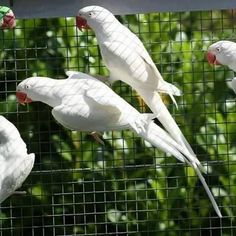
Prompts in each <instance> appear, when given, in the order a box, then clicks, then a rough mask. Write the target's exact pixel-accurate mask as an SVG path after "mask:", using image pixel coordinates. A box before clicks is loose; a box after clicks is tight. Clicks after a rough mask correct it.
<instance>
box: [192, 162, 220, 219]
mask: <svg viewBox="0 0 236 236" xmlns="http://www.w3.org/2000/svg"><path fill="white" fill-rule="evenodd" d="M191 166H192V167H193V168H194V170H195V172H196V174H197V175H198V177H199V179H200V181H201V183H202V185H203V187H204V189H205V190H206V193H207V195H208V197H209V199H210V201H211V203H212V205H213V207H214V209H215V212H216V213H217V215H218V216H219V217H220V218H222V214H221V212H220V209H219V207H218V205H217V203H216V201H215V198H214V196H213V195H212V193H211V190H210V189H209V187H208V185H207V183H206V180H205V179H204V177H203V176H202V173H201V172H200V170H199V169H198V167H197V166H196V165H191Z"/></svg>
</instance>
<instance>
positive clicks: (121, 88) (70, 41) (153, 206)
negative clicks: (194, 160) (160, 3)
mask: <svg viewBox="0 0 236 236" xmlns="http://www.w3.org/2000/svg"><path fill="white" fill-rule="evenodd" d="M119 19H120V20H121V21H122V23H124V24H126V25H127V26H128V27H129V28H130V29H131V30H133V32H135V33H136V34H137V35H138V36H139V37H140V38H141V40H142V41H143V42H144V44H145V46H146V48H147V50H148V51H149V53H150V54H151V56H152V58H153V61H154V62H155V63H156V65H157V67H158V69H159V70H160V71H161V73H162V75H163V77H164V79H165V80H166V81H168V82H172V83H174V84H175V85H177V86H178V87H179V88H180V89H181V90H182V91H183V96H182V97H180V98H177V102H178V104H179V109H178V110H177V109H176V108H175V107H174V106H173V104H172V103H171V102H170V99H169V98H168V97H166V96H163V99H164V101H165V103H166V105H167V106H168V108H169V110H170V111H171V113H172V114H173V116H174V117H175V120H176V121H177V123H178V124H179V126H180V128H181V130H182V131H183V132H184V134H185V137H186V138H187V140H188V141H189V142H190V144H191V146H192V147H193V149H194V151H195V153H196V154H197V156H198V158H199V160H200V161H201V162H202V163H203V164H205V165H206V166H207V169H208V175H207V176H205V177H206V180H207V183H208V184H209V186H210V188H211V190H212V191H213V193H214V195H215V196H216V200H217V203H218V204H219V206H220V208H221V210H222V213H223V215H224V218H223V219H219V218H218V217H217V216H216V214H215V212H214V210H213V209H212V206H211V204H210V202H209V200H208V197H207V195H206V193H205V191H204V189H203V187H202V185H201V183H200V182H199V180H198V178H197V177H196V176H195V174H194V172H193V170H192V169H191V168H188V167H186V165H184V164H183V163H180V162H179V161H177V160H175V158H174V157H172V156H168V155H167V154H164V153H163V152H161V151H159V150H157V149H155V148H153V147H152V146H151V145H150V144H149V143H147V142H145V141H144V140H143V139H141V138H138V137H136V136H134V134H133V133H132V132H130V131H122V132H106V133H105V134H104V141H105V145H104V146H102V145H100V144H98V143H96V141H94V140H93V139H92V138H91V136H90V135H88V134H86V133H79V132H71V131H69V130H66V129H64V128H63V127H61V126H60V125H58V124H57V123H56V122H55V121H54V119H53V117H52V116H51V108H49V107H48V106H47V105H44V104H42V103H39V102H37V103H33V104H30V105H27V106H26V107H21V106H19V105H18V104H17V103H16V98H15V89H16V85H17V84H18V83H19V82H20V81H21V80H23V79H25V78H27V77H30V76H32V75H39V76H49V77H52V78H58V79H60V78H65V77H66V76H65V70H79V71H82V72H90V73H92V74H102V75H107V74H108V72H107V70H106V68H105V66H104V65H103V64H102V60H101V56H100V53H99V50H98V46H97V43H96V39H95V36H94V34H93V32H92V31H88V32H83V33H81V32H79V31H78V30H76V28H75V22H74V19H72V18H60V19H37V20H34V19H32V20H18V21H17V27H16V28H15V29H14V30H13V31H1V32H0V39H1V70H0V77H1V80H0V83H1V91H0V99H1V100H0V111H1V114H3V115H4V116H6V117H7V118H8V119H9V120H11V121H12V122H13V123H14V124H15V125H16V126H17V127H18V129H19V131H20V132H21V135H22V137H23V139H24V140H25V142H26V143H27V146H28V150H29V152H34V153H35V154H36V163H35V166H34V169H33V171H32V173H31V175H30V176H29V177H28V178H27V180H26V181H25V183H24V184H23V186H22V190H26V191H27V194H26V195H24V196H11V197H9V198H8V199H7V200H6V201H5V202H4V203H3V204H2V205H1V213H0V217H1V220H0V224H1V230H0V232H1V235H4V236H5V235H17V236H18V235H22V236H23V235H34V236H36V235H40V236H41V235H46V236H48V235H53V236H54V235H57V236H59V235H108V234H115V235H158V236H159V235H173V236H175V235H181V236H182V235H214V236H215V235H224V236H225V235H235V233H236V232H235V221H234V217H233V216H234V215H235V212H236V210H235V200H236V198H235V197H236V186H235V181H236V176H235V173H236V165H235V158H236V145H235V140H236V126H235V120H236V118H235V110H236V106H235V105H236V104H235V95H234V93H233V91H232V90H230V89H229V88H228V87H227V85H226V82H225V80H226V79H227V78H232V77H233V73H232V72H231V71H230V70H228V69H227V68H225V67H219V68H213V67H211V66H209V65H208V63H207V62H206V59H205V51H206V49H207V47H208V46H209V45H210V44H211V43H212V42H215V41H217V40H220V39H229V40H234V39H235V35H236V34H235V25H236V24H235V23H236V13H235V11H233V10H227V11H214V12H213V11H208V12H183V13H160V14H159V13H155V14H140V15H130V16H126V17H119ZM113 89H114V90H115V91H116V92H117V93H118V94H119V95H120V96H122V97H123V98H124V99H125V100H127V101H128V102H130V103H131V104H132V105H133V106H135V107H136V108H137V109H138V110H139V111H142V112H147V111H149V110H148V108H147V107H146V106H145V105H144V104H143V102H142V101H141V100H140V99H139V97H138V96H137V94H136V93H135V91H132V90H131V89H130V87H129V86H127V85H125V84H124V83H121V82H116V83H115V84H114V85H113Z"/></svg>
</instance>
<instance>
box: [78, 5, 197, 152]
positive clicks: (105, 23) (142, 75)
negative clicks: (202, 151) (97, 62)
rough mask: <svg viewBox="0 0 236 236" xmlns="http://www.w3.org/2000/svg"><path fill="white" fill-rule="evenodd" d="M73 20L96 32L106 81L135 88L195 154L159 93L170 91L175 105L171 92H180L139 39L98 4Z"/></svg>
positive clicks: (173, 132) (167, 126)
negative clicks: (105, 71)
mask: <svg viewBox="0 0 236 236" xmlns="http://www.w3.org/2000/svg"><path fill="white" fill-rule="evenodd" d="M76 23H77V27H78V28H79V29H88V28H90V27H91V28H92V29H93V30H94V31H95V34H96V37H97V41H98V44H99V46H100V50H101V55H102V58H103V61H104V63H105V65H106V66H107V68H108V69H109V72H110V76H109V81H110V82H114V81H116V80H122V81H123V82H125V83H127V84H129V85H130V86H131V87H132V88H133V89H135V90H136V91H137V92H138V94H139V95H140V96H141V97H142V98H143V99H144V101H145V103H146V104H147V105H148V106H149V107H150V109H151V110H152V112H153V113H154V114H155V116H156V117H157V119H158V120H159V121H160V122H161V123H162V125H163V126H164V127H165V129H166V130H167V131H168V132H169V134H170V135H171V136H172V137H173V138H174V139H175V140H176V142H178V143H179V144H180V145H181V146H182V148H183V149H186V150H188V152H189V153H191V154H192V155H195V154H194V152H193V150H192V148H191V146H190V145H189V143H188V141H187V140H186V139H185V137H184V135H183V134H182V132H181V130H180V129H179V127H178V125H177V124H176V122H175V120H174V119H173V117H172V116H171V114H170V113H169V111H168V109H167V108H166V106H165V104H164V103H163V101H162V99H161V97H160V95H159V92H160V93H166V94H169V95H170V97H171V98H172V100H173V101H174V103H175V104H176V101H175V99H174V95H175V96H180V95H181V92H180V90H179V89H178V88H177V87H175V86H174V85H172V84H170V83H167V82H166V81H164V79H163V78H162V76H161V74H160V72H159V71H158V69H157V68H156V66H155V64H154V62H153V61H152V59H151V57H150V55H149V54H148V52H147V50H146V49H145V47H144V45H143V43H142V42H141V41H140V39H139V38H138V37H137V36H136V35H135V34H134V33H132V32H131V31H130V30H129V29H128V28H127V27H125V26H123V25H122V24H121V23H120V22H119V21H118V20H117V19H116V18H115V16H114V15H113V14H112V13H111V12H110V11H108V10H107V9H105V8H103V7H100V6H87V7H84V8H82V9H80V10H79V12H78V15H77V17H76ZM176 105H177V104H176Z"/></svg>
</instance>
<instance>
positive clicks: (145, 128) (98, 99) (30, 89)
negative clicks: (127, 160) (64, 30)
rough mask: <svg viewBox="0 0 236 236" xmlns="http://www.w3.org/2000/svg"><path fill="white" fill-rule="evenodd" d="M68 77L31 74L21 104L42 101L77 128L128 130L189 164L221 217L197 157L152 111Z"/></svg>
mask: <svg viewBox="0 0 236 236" xmlns="http://www.w3.org/2000/svg"><path fill="white" fill-rule="evenodd" d="M68 75H69V78H68V79H62V80H56V79H51V78H47V77H31V78H28V79H26V80H24V81H22V82H21V83H20V84H19V85H18V86H17V91H16V96H17V99H18V102H19V103H21V104H25V103H30V102H32V101H41V102H43V103H46V104H48V105H49V106H51V107H52V108H53V109H52V115H53V116H54V118H55V119H56V120H57V121H58V122H59V123H60V124H62V125H63V126H64V127H66V128H68V129H71V130H78V131H86V132H91V131H98V132H103V131H112V130H123V129H130V130H132V131H133V132H135V133H136V134H138V135H139V136H140V137H142V138H144V139H145V140H147V141H148V142H150V143H151V144H152V145H153V146H155V147H157V148H159V149H161V150H162V151H164V152H168V153H170V154H172V155H173V156H175V157H176V158H177V159H178V160H180V161H182V162H186V163H188V164H189V165H190V166H192V167H193V168H194V170H195V171H196V173H197V175H198V176H199V178H200V180H201V182H202V184H203V186H204V188H205V190H206V192H207V194H208V196H209V198H210V200H211V202H212V204H213V207H214V209H215V211H216V213H217V214H218V216H219V217H222V215H221V213H220V210H219V208H218V206H217V204H216V202H215V199H214V197H213V195H212V193H211V192H210V189H209V187H208V186H207V183H206V182H205V179H204V177H203V176H202V174H201V171H200V169H201V168H203V167H202V166H201V163H200V162H199V160H198V159H197V158H196V157H194V156H193V155H191V154H190V153H189V152H188V151H187V150H185V149H183V148H182V146H181V145H179V144H178V143H177V142H176V141H175V140H174V139H173V138H172V137H171V136H170V135H169V134H168V133H167V132H166V131H164V130H163V129H162V128H160V127H159V126H157V125H156V124H155V123H154V122H153V121H152V118H153V114H141V113H139V112H138V111H137V110H136V109H135V108H133V107H132V106H131V105H130V104H129V103H127V102H126V101H125V100H124V99H122V98H121V97H120V96H119V95H117V94H116V93H115V92H114V91H113V90H112V89H110V88H109V87H108V86H107V85H106V84H104V83H103V82H101V81H99V80H97V79H95V78H94V77H91V76H90V75H87V74H84V73H81V72H69V73H68Z"/></svg>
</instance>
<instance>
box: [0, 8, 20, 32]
mask: <svg viewBox="0 0 236 236" xmlns="http://www.w3.org/2000/svg"><path fill="white" fill-rule="evenodd" d="M15 25H16V18H15V15H14V13H13V12H12V11H11V10H10V11H9V12H8V13H7V14H6V15H5V16H4V17H3V19H2V24H1V26H0V27H1V28H2V29H7V28H10V29H12V28H14V27H15Z"/></svg>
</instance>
